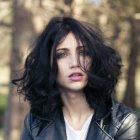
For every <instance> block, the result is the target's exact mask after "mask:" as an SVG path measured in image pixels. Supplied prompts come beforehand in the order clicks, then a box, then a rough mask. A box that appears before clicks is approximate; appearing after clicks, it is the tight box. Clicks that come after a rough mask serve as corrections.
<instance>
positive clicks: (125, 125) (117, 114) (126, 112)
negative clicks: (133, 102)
mask: <svg viewBox="0 0 140 140" xmlns="http://www.w3.org/2000/svg"><path fill="white" fill-rule="evenodd" d="M112 119H113V123H114V125H115V126H116V127H117V129H118V132H117V134H116V137H117V139H127V138H128V137H129V138H132V139H133V140H134V139H137V138H140V115H139V114H138V113H137V112H136V111H134V110H133V109H131V108H129V107H127V106H125V105H124V104H122V103H119V102H117V101H114V100H113V105H112Z"/></svg>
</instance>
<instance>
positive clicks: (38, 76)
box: [13, 17, 121, 116]
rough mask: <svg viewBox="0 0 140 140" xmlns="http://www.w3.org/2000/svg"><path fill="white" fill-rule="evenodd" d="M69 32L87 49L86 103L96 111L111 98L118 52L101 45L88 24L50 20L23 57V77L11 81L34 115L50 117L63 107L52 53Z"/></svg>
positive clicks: (118, 64)
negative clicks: (88, 64) (88, 58)
mask: <svg viewBox="0 0 140 140" xmlns="http://www.w3.org/2000/svg"><path fill="white" fill-rule="evenodd" d="M69 32H72V33H73V34H74V36H75V38H76V40H77V41H81V42H82V44H83V46H86V47H87V49H88V50H89V55H90V57H91V60H92V62H91V66H90V69H89V71H88V83H87V85H86V87H85V88H84V94H85V97H86V99H87V102H88V103H89V105H90V106H91V107H92V108H96V106H98V105H100V104H103V103H105V102H106V101H108V100H109V99H111V96H112V93H113V91H114V88H115V85H116V83H117V80H118V76H119V74H120V70H121V58H120V56H119V54H118V52H116V51H115V50H114V49H112V48H111V47H108V46H107V45H105V43H104V39H103V37H102V35H101V34H100V32H99V31H98V30H96V29H95V28H94V27H93V26H92V25H90V24H88V23H85V22H80V21H78V20H76V19H74V18H71V17H54V18H52V19H51V20H50V22H49V23H48V25H47V26H46V27H45V29H44V31H43V32H42V33H41V35H40V36H39V37H38V39H37V40H36V42H35V45H34V47H33V49H32V51H31V52H30V54H29V55H28V56H27V59H26V62H25V69H24V73H23V75H22V76H21V77H20V78H18V79H14V80H13V83H14V84H16V85H17V86H18V90H17V91H18V93H20V94H23V95H24V96H25V99H27V100H28V101H29V103H30V105H31V112H32V113H34V114H36V115H39V116H43V115H46V114H47V115H50V114H51V113H52V112H53V111H54V110H55V109H57V108H59V107H62V105H63V103H62V100H61V97H60V93H59V90H58V88H57V83H56V75H57V61H56V52H55V50H56V47H57V46H58V44H59V43H61V41H62V40H63V39H64V38H65V37H66V36H67V35H68V33H69ZM52 51H53V63H52V65H51V52H52Z"/></svg>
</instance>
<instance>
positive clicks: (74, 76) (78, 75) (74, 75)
mask: <svg viewBox="0 0 140 140" xmlns="http://www.w3.org/2000/svg"><path fill="white" fill-rule="evenodd" d="M82 78H83V74H82V73H79V72H78V73H72V74H70V75H69V79H70V80H72V81H80V80H82Z"/></svg>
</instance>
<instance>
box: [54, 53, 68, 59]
mask: <svg viewBox="0 0 140 140" xmlns="http://www.w3.org/2000/svg"><path fill="white" fill-rule="evenodd" d="M66 56H67V53H66V52H59V53H56V57H57V59H60V58H64V57H66Z"/></svg>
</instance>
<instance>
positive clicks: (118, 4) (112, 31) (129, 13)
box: [0, 0, 140, 140]
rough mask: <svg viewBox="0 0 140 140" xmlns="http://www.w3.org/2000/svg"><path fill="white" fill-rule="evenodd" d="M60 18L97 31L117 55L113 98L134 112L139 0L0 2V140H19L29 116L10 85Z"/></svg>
mask: <svg viewBox="0 0 140 140" xmlns="http://www.w3.org/2000/svg"><path fill="white" fill-rule="evenodd" d="M63 15H68V16H72V17H75V18H77V19H79V20H82V21H87V22H89V23H91V24H93V25H95V26H97V27H99V28H100V29H101V30H102V32H103V34H104V36H105V39H106V43H107V44H108V45H109V46H111V47H113V48H114V49H116V50H117V51H119V53H120V55H121V57H122V61H123V68H122V75H121V76H120V79H119V82H118V84H117V86H116V93H115V97H116V98H117V99H118V100H119V101H120V102H123V103H125V104H126V105H128V106H130V107H132V108H133V109H135V110H137V111H140V83H139V82H140V65H139V64H140V55H139V54H140V1H139V0H115V1H113V0H0V42H1V43H0V140H19V136H20V132H21V127H22V123H23V119H24V117H25V114H26V113H27V112H28V110H29V107H28V103H27V102H24V100H23V98H22V97H19V96H18V94H17V92H16V87H15V86H13V85H12V84H11V82H10V81H11V79H13V77H16V76H17V72H18V73H20V71H19V70H22V69H23V65H24V60H25V58H26V56H27V54H28V52H29V50H30V47H31V46H32V43H33V42H34V40H35V39H36V37H37V36H38V34H39V33H40V32H41V31H42V30H43V28H44V26H45V25H46V24H47V23H48V21H49V20H50V19H51V18H52V17H53V16H63Z"/></svg>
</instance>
